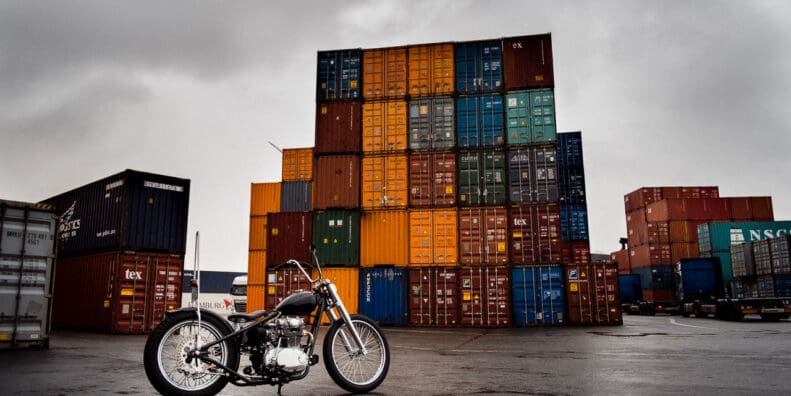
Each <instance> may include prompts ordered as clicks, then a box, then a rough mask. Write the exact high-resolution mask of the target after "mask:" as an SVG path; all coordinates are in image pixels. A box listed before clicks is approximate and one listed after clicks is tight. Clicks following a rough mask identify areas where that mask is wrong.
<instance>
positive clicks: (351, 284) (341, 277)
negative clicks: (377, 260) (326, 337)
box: [305, 267, 360, 325]
mask: <svg viewBox="0 0 791 396" xmlns="http://www.w3.org/2000/svg"><path fill="white" fill-rule="evenodd" d="M321 273H322V275H323V276H324V279H329V280H330V281H332V283H333V284H335V286H336V287H337V291H338V297H340V298H341V301H343V306H344V307H346V310H347V311H348V312H349V313H350V314H354V313H358V312H359V309H360V308H359V300H358V299H359V297H360V269H359V268H324V267H322V269H321ZM305 290H310V288H309V287H308V289H305ZM335 315H336V316H337V317H340V316H341V315H340V313H339V312H337V310H336V313H335ZM321 323H322V324H324V325H326V324H329V323H330V321H329V320H328V319H327V315H322V320H321Z"/></svg>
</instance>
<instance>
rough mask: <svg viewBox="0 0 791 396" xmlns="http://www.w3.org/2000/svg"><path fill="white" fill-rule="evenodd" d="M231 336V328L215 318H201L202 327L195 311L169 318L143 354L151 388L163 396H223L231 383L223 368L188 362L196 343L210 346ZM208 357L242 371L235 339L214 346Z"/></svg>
mask: <svg viewBox="0 0 791 396" xmlns="http://www.w3.org/2000/svg"><path fill="white" fill-rule="evenodd" d="M230 333H231V329H230V328H229V326H228V325H227V324H226V323H224V322H223V321H222V319H220V318H217V317H214V316H213V315H207V314H204V315H201V321H200V325H198V315H197V313H196V312H195V311H185V312H178V313H175V314H174V315H172V316H169V317H167V318H165V320H163V321H162V323H160V324H159V326H157V327H156V328H155V329H154V331H153V332H152V333H151V335H150V336H149V337H148V341H147V342H146V347H145V350H144V352H143V363H144V366H145V369H146V376H148V380H149V381H150V382H151V385H153V386H154V388H156V390H157V391H159V392H160V393H162V394H163V395H192V396H204V395H215V394H217V393H219V392H220V391H221V390H222V389H223V388H224V387H225V385H226V384H227V383H228V377H227V376H225V375H223V369H222V368H220V367H218V366H216V365H214V364H211V363H207V362H204V361H201V360H200V359H197V358H192V359H188V356H187V353H188V352H189V351H191V350H194V349H195V348H196V343H197V344H200V345H206V344H208V343H211V342H214V341H217V340H219V339H220V338H222V337H224V336H226V335H228V334H230ZM208 357H209V358H211V359H213V360H216V361H218V362H220V363H222V364H223V365H225V366H227V367H229V368H231V369H232V370H234V371H235V370H237V369H238V368H239V348H238V346H237V344H236V341H235V340H234V339H228V340H226V341H224V342H221V343H219V344H217V345H214V346H212V347H210V348H209V349H208Z"/></svg>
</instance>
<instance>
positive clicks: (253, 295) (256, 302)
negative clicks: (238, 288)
mask: <svg viewBox="0 0 791 396" xmlns="http://www.w3.org/2000/svg"><path fill="white" fill-rule="evenodd" d="M265 291H266V286H265V285H263V284H261V285H249V284H248V285H247V312H254V311H260V310H262V309H264V297H265V295H264V292H265Z"/></svg>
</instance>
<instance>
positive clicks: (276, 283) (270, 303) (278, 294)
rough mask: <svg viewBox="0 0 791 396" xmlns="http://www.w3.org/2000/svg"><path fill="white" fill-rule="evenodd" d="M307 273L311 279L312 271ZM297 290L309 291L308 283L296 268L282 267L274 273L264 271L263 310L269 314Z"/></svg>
mask: <svg viewBox="0 0 791 396" xmlns="http://www.w3.org/2000/svg"><path fill="white" fill-rule="evenodd" d="M309 273H310V275H311V277H312V276H313V272H312V270H310V272H309ZM298 290H306V291H307V290H310V282H308V280H307V279H305V275H303V274H302V272H301V271H300V270H299V269H298V268H295V267H283V268H281V269H279V270H276V271H272V270H269V271H266V287H265V290H264V309H266V310H267V311H270V312H271V311H272V310H273V309H274V308H275V307H276V306H277V305H278V304H280V302H281V301H283V299H284V298H286V297H288V296H290V295H291V294H292V293H294V292H295V291H298Z"/></svg>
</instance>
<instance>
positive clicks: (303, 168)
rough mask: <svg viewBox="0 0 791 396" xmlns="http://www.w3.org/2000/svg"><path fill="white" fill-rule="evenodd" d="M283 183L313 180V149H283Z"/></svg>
mask: <svg viewBox="0 0 791 396" xmlns="http://www.w3.org/2000/svg"><path fill="white" fill-rule="evenodd" d="M282 173H283V174H282V181H284V182H291V181H310V180H312V179H313V147H309V148H287V149H283V172H282Z"/></svg>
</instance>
